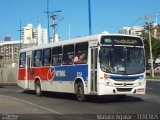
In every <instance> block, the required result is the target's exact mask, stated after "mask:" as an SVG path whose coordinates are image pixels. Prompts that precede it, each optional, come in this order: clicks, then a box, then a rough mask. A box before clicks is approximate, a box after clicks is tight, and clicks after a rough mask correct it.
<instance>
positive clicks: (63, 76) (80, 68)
mask: <svg viewBox="0 0 160 120" xmlns="http://www.w3.org/2000/svg"><path fill="white" fill-rule="evenodd" d="M51 73H54V75H53V78H52V80H51V81H50V82H47V84H48V87H47V89H48V90H47V91H57V92H66V93H74V82H75V80H76V78H81V79H82V80H83V81H84V82H85V83H86V82H88V65H72V66H58V67H52V68H51Z"/></svg>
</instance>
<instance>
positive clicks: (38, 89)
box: [35, 81, 42, 96]
mask: <svg viewBox="0 0 160 120" xmlns="http://www.w3.org/2000/svg"><path fill="white" fill-rule="evenodd" d="M35 92H36V95H37V96H41V95H42V90H41V84H40V81H37V82H36V83H35Z"/></svg>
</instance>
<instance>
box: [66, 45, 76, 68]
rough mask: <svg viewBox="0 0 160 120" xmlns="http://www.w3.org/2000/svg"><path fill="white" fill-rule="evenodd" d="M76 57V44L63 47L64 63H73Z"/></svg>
mask: <svg viewBox="0 0 160 120" xmlns="http://www.w3.org/2000/svg"><path fill="white" fill-rule="evenodd" d="M73 57H74V45H66V46H64V47H63V64H64V65H71V64H72V61H73Z"/></svg>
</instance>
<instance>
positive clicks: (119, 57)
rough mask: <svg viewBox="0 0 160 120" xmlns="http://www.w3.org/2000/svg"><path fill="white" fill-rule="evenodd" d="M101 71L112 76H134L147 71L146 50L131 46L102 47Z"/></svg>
mask: <svg viewBox="0 0 160 120" xmlns="http://www.w3.org/2000/svg"><path fill="white" fill-rule="evenodd" d="M100 66H101V70H102V71H104V72H107V73H112V74H122V75H132V74H139V73H143V72H144V71H145V59H144V49H143V48H141V47H133V46H132V47H131V46H101V49H100Z"/></svg>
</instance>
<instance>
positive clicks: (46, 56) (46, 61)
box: [43, 48, 51, 66]
mask: <svg viewBox="0 0 160 120" xmlns="http://www.w3.org/2000/svg"><path fill="white" fill-rule="evenodd" d="M50 63H51V49H50V48H48V49H44V50H43V66H50Z"/></svg>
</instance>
